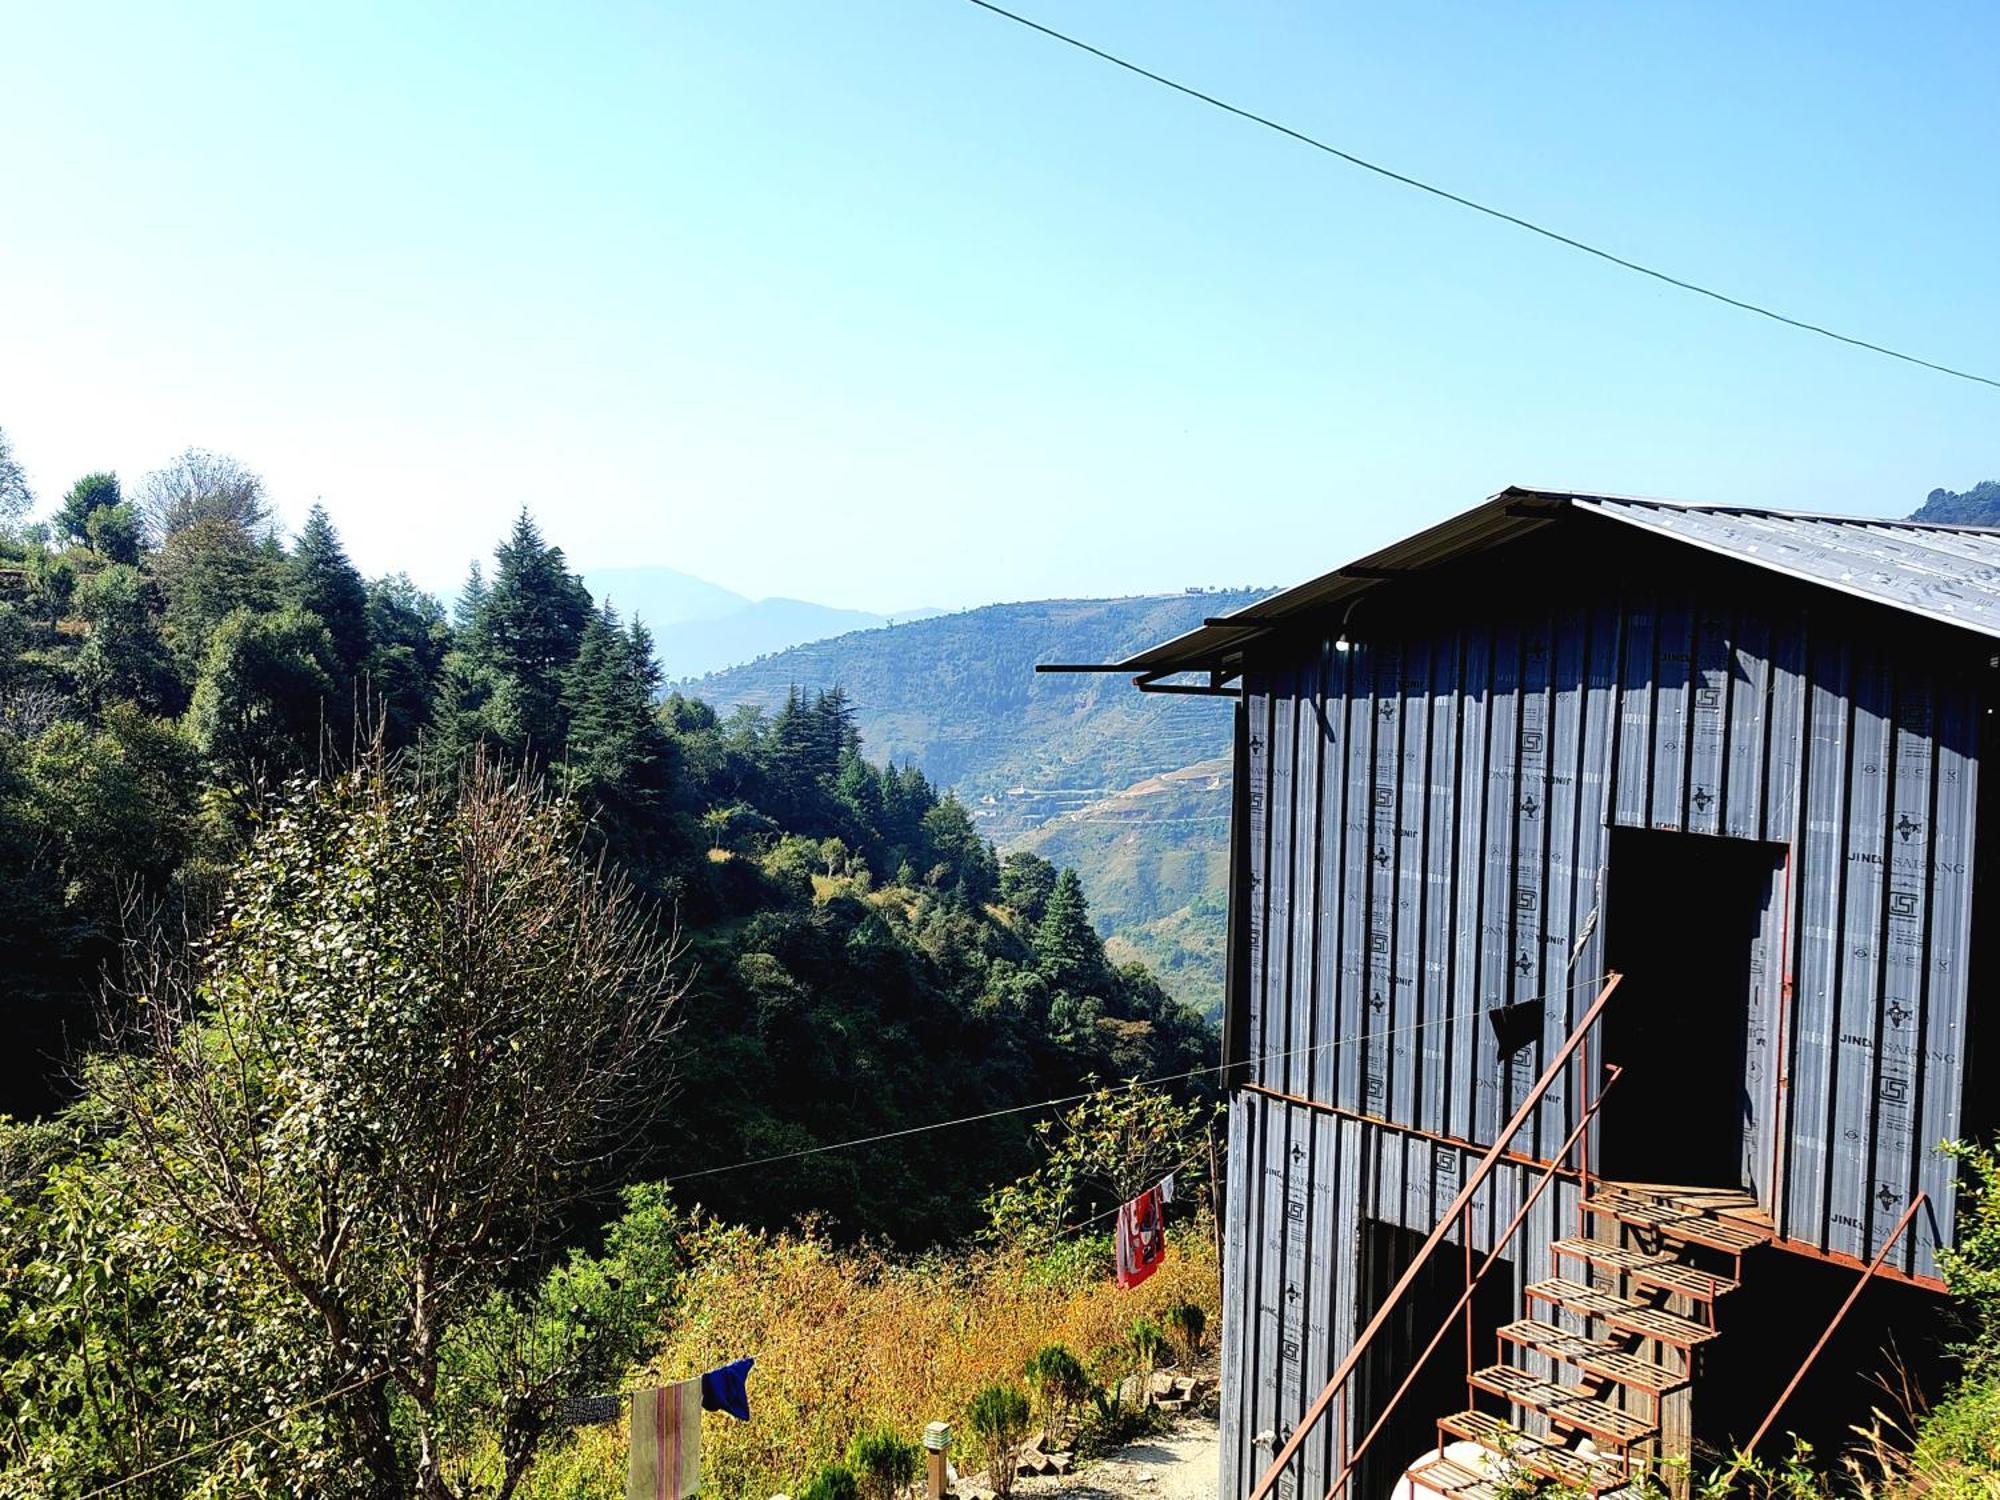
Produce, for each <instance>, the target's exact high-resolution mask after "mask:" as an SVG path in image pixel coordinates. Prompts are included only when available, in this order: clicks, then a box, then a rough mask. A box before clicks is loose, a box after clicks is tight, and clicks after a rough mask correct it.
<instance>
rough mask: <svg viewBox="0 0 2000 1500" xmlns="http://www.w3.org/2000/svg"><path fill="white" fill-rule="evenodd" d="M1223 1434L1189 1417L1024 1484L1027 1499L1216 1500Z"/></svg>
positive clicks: (1209, 1420)
mask: <svg viewBox="0 0 2000 1500" xmlns="http://www.w3.org/2000/svg"><path fill="white" fill-rule="evenodd" d="M1221 1460H1222V1429H1221V1427H1220V1426H1219V1425H1218V1424H1217V1422H1216V1420H1215V1418H1213V1417H1189V1418H1187V1419H1185V1420H1184V1421H1181V1422H1178V1423H1176V1424H1175V1425H1174V1427H1173V1428H1172V1429H1171V1430H1170V1431H1168V1432H1165V1433H1163V1434H1161V1435H1160V1436H1158V1437H1150V1438H1143V1439H1141V1440H1140V1441H1139V1442H1136V1443H1131V1444H1128V1445H1127V1446H1125V1447H1123V1448H1120V1449H1119V1450H1118V1451H1117V1452H1116V1453H1113V1454H1110V1455H1109V1456H1107V1457H1105V1458H1101V1459H1098V1460H1097V1461H1096V1462H1094V1463H1090V1464H1086V1465H1084V1466H1083V1467H1082V1468H1079V1469H1078V1470H1077V1471H1076V1472H1075V1473H1074V1474H1067V1475H1064V1476H1062V1477H1061V1478H1045V1479H1023V1480H1022V1481H1020V1483H1018V1484H1017V1485H1016V1486H1015V1487H1014V1493H1015V1494H1016V1495H1017V1496H1022V1497H1026V1500H1216V1486H1217V1483H1218V1481H1219V1479H1220V1469H1219V1465H1220V1464H1221Z"/></svg>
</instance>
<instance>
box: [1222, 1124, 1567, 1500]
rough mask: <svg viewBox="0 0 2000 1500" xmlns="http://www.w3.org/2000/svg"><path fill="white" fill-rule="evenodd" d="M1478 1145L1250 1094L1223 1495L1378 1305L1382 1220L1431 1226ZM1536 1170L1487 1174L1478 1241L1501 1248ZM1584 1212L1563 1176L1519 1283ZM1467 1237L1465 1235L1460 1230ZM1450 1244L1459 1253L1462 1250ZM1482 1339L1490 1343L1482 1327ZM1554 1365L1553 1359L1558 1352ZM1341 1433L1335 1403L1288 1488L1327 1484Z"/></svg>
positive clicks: (1230, 1313) (1236, 1231)
mask: <svg viewBox="0 0 2000 1500" xmlns="http://www.w3.org/2000/svg"><path fill="white" fill-rule="evenodd" d="M1479 1157H1480V1153H1479V1152H1477V1151H1473V1150H1469V1149H1462V1148H1457V1147H1453V1146H1449V1145H1445V1144H1442V1143H1439V1142H1433V1141H1428V1140H1425V1139H1423V1138H1421V1137H1419V1136H1414V1135H1409V1134H1407V1133H1405V1132H1402V1131H1397V1130H1392V1129H1387V1128H1385V1127H1382V1126H1378V1125H1373V1124H1370V1123H1368V1122H1366V1121H1362V1120H1349V1119H1341V1118H1338V1117H1336V1116H1333V1115H1330V1114H1328V1113H1326V1112H1324V1111H1321V1110H1314V1109H1309V1108H1307V1107H1305V1106H1303V1105H1298V1104H1290V1103H1287V1102H1285V1101H1282V1100H1275V1099H1269V1098H1266V1097H1263V1096H1260V1095H1256V1094H1244V1095H1239V1096H1238V1099H1237V1103H1236V1107H1235V1109H1234V1111H1233V1121H1232V1125H1231V1129H1230V1137H1229V1164H1228V1170H1229V1181H1230V1184H1231V1189H1230V1191H1231V1193H1232V1195H1235V1196H1234V1198H1233V1207H1232V1211H1231V1213H1230V1215H1229V1226H1228V1240H1227V1242H1226V1244H1225V1247H1224V1255H1225V1261H1226V1264H1225V1269H1224V1274H1223V1291H1224V1297H1225V1314H1224V1318H1223V1333H1222V1361H1223V1371H1224V1380H1223V1391H1222V1401H1223V1404H1222V1433H1223V1454H1222V1490H1221V1493H1222V1494H1224V1495H1232V1496H1242V1495H1247V1494H1248V1493H1249V1492H1250V1488H1251V1486H1252V1485H1254V1484H1255V1483H1256V1481H1257V1479H1258V1477H1259V1475H1261V1474H1262V1472H1263V1470H1264V1468H1265V1466H1266V1465H1268V1464H1269V1463H1270V1461H1271V1456H1272V1454H1273V1453H1274V1452H1275V1451H1276V1445H1277V1444H1278V1443H1282V1442H1283V1441H1284V1440H1285V1439H1286V1438H1287V1437H1288V1436H1290V1434H1291V1431H1292V1427H1293V1426H1294V1425H1295V1424H1296V1423H1297V1421H1298V1419H1299V1416H1300V1414H1301V1413H1302V1412H1303V1411H1304V1410H1305V1409H1306V1407H1307V1406H1309V1405H1310V1404H1311V1403H1312V1400H1313V1398H1314V1397H1315V1396H1317V1395H1318V1394H1319V1391H1320V1387H1321V1386H1322V1385H1323V1384H1325V1382H1326V1377H1327V1376H1328V1374H1330V1373H1331V1371H1332V1369H1333V1366H1334V1365H1335V1364H1336V1363H1337V1362H1338V1361H1339V1359H1340V1357H1341V1355H1342V1354H1344V1353H1345V1352H1346V1350H1347V1347H1348V1344H1349V1343H1350V1342H1351V1340H1352V1338H1353V1335H1354V1332H1355V1330H1356V1329H1357V1328H1358V1327H1359V1325H1360V1323H1361V1322H1362V1321H1365V1319H1366V1318H1367V1317H1368V1315H1369V1314H1370V1312H1371V1311H1372V1309H1371V1308H1368V1307H1366V1306H1364V1305H1363V1300H1362V1297H1363V1294H1362V1290H1361V1283H1362V1277H1363V1274H1364V1269H1365V1267H1364V1262H1363V1258H1362V1255H1361V1254H1360V1245H1361V1237H1362V1231H1363V1228H1364V1226H1365V1225H1366V1223H1367V1221H1368V1220H1370V1219H1375V1220H1379V1221H1382V1222H1384V1223H1391V1224H1395V1225H1398V1226H1399V1227H1401V1228H1404V1229H1409V1230H1413V1231H1415V1232H1417V1233H1419V1234H1421V1233H1424V1232H1427V1231H1428V1230H1429V1229H1430V1228H1431V1226H1432V1225H1433V1224H1435V1223H1436V1222H1437V1218H1438V1215H1439V1214H1440V1213H1441V1212H1442V1211H1443V1210H1444V1209H1445V1208H1447V1207H1448V1206H1449V1205H1450V1203H1451V1201H1452V1199H1453V1198H1455V1197H1456V1196H1457V1194H1458V1190H1459V1186H1460V1184H1461V1182H1462V1181H1463V1180H1464V1174H1466V1173H1469V1172H1470V1171H1471V1170H1472V1169H1473V1167H1474V1166H1476V1165H1477V1163H1478V1161H1479ZM1535 1175H1536V1174H1535V1172H1534V1171H1533V1170H1532V1169H1531V1168H1528V1167H1524V1166H1511V1165H1510V1166H1503V1167H1502V1168H1501V1169H1500V1170H1498V1171H1497V1172H1496V1173H1495V1174H1494V1175H1493V1176H1492V1177H1491V1178H1490V1179H1489V1180H1488V1183H1487V1186H1486V1188H1485V1189H1483V1190H1482V1191H1481V1192H1480V1193H1479V1194H1478V1195H1477V1199H1476V1201H1475V1203H1474V1205H1473V1215H1472V1246H1473V1250H1474V1252H1475V1253H1484V1252H1485V1251H1487V1250H1489V1249H1491V1248H1492V1242H1493V1236H1494V1235H1495V1234H1496V1233H1498V1232H1499V1231H1500V1230H1501V1229H1504V1228H1505V1227H1506V1225H1507V1222H1508V1221H1509V1220H1510V1219H1511V1218H1512V1217H1513V1216H1514V1213H1515V1210H1516V1209H1517V1208H1518V1207H1519V1205H1520V1202H1521V1198H1520V1196H1519V1195H1520V1194H1522V1193H1525V1192H1528V1191H1530V1190H1531V1188H1532V1184H1533V1179H1534V1177H1535ZM1575 1218H1576V1189H1575V1186H1574V1185H1573V1184H1572V1183H1570V1182H1568V1181H1566V1180H1563V1179H1558V1180H1557V1181H1556V1182H1554V1183H1552V1184H1550V1186H1549V1188H1548V1190H1547V1191H1546V1192H1544V1193H1543V1194H1542V1196H1541V1197H1540V1199H1539V1200H1537V1201H1536V1203H1535V1204H1534V1206H1533V1207H1532V1208H1531V1209H1530V1210H1529V1212H1528V1218H1527V1220H1526V1221H1525V1223H1524V1224H1523V1226H1522V1230H1521V1233H1520V1234H1519V1236H1518V1237H1517V1238H1516V1240H1515V1242H1514V1247H1513V1253H1512V1254H1510V1255H1509V1256H1507V1257H1506V1259H1508V1260H1509V1261H1510V1262H1512V1263H1513V1264H1514V1267H1515V1273H1516V1274H1515V1285H1516V1286H1517V1287H1519V1286H1521V1285H1525V1284H1526V1283H1528V1282H1530V1281H1539V1280H1541V1279H1543V1278H1545V1277H1548V1276H1551V1275H1553V1274H1554V1269H1553V1267H1551V1265H1550V1264H1549V1255H1548V1245H1549V1243H1550V1241H1551V1240H1553V1239H1555V1238H1556V1237H1557V1236H1558V1235H1559V1234H1560V1233H1562V1232H1564V1231H1565V1230H1567V1229H1568V1228H1569V1227H1571V1226H1572V1225H1573V1224H1574V1222H1575ZM1452 1243H1453V1244H1454V1245H1457V1244H1458V1243H1459V1241H1458V1239H1457V1237H1456V1236H1455V1235H1454V1237H1453V1240H1452ZM1450 1253H1451V1255H1452V1263H1453V1264H1456V1263H1457V1254H1458V1252H1457V1251H1453V1252H1450ZM1481 1347H1482V1348H1486V1347H1490V1341H1489V1340H1486V1339H1482V1341H1481ZM1405 1352H1406V1353H1408V1354H1412V1355H1413V1354H1414V1353H1415V1352H1416V1351H1415V1350H1409V1351H1405ZM1522 1363H1523V1364H1524V1365H1525V1366H1532V1364H1533V1363H1535V1362H1531V1361H1528V1360H1523V1361H1522ZM1542 1372H1543V1373H1545V1374H1546V1373H1548V1371H1547V1367H1546V1365H1545V1364H1544V1365H1543V1366H1542ZM1354 1394H1355V1388H1354V1387H1350V1391H1349V1399H1348V1401H1347V1402H1346V1403H1345V1413H1344V1420H1345V1421H1346V1423H1347V1428H1346V1432H1347V1440H1348V1446H1349V1448H1350V1450H1351V1449H1352V1447H1353V1445H1354V1443H1355V1442H1356V1441H1357V1440H1358V1439H1359V1437H1360V1434H1359V1433H1358V1432H1356V1431H1355V1428H1354V1425H1353V1424H1354V1420H1355V1410H1354V1403H1353V1396H1354ZM1266 1435H1268V1438H1269V1440H1268V1441H1266V1442H1264V1443H1262V1444H1260V1443H1259V1442H1258V1439H1259V1438H1260V1437H1264V1436H1266ZM1334 1437H1335V1424H1334V1420H1333V1418H1332V1416H1331V1415H1329V1417H1328V1419H1327V1420H1326V1421H1325V1422H1323V1423H1322V1424H1321V1425H1320V1426H1319V1428H1317V1429H1316V1430H1315V1433H1314V1436H1313V1437H1312V1438H1311V1439H1310V1440H1308V1442H1307V1443H1306V1445H1305V1447H1304V1448H1303V1449H1302V1450H1301V1452H1302V1460H1301V1462H1298V1463H1295V1464H1293V1465H1292V1467H1291V1468H1290V1469H1288V1470H1287V1471H1286V1473H1285V1474H1284V1475H1283V1476H1281V1478H1280V1481H1279V1494H1280V1496H1281V1500H1292V1497H1293V1496H1294V1495H1297V1496H1300V1497H1302V1500H1319V1497H1320V1496H1321V1495H1324V1494H1325V1493H1326V1490H1327V1486H1328V1485H1329V1484H1331V1483H1332V1480H1333V1477H1334V1472H1333V1470H1332V1469H1331V1467H1330V1466H1331V1463H1332V1455H1333V1444H1334ZM1403 1457H1405V1458H1407V1457H1409V1455H1407V1454H1406V1455H1403Z"/></svg>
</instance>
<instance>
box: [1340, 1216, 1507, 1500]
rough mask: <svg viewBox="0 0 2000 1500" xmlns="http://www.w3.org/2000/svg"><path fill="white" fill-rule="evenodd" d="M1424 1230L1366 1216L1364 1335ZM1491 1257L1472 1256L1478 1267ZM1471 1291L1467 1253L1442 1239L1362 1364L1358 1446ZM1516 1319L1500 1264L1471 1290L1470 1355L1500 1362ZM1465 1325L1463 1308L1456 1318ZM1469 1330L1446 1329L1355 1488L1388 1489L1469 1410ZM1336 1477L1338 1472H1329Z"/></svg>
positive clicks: (1501, 1405)
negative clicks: (1505, 1327)
mask: <svg viewBox="0 0 2000 1500" xmlns="http://www.w3.org/2000/svg"><path fill="white" fill-rule="evenodd" d="M1423 1243H1424V1236H1423V1235H1421V1234H1418V1233H1416V1232H1415V1231H1413V1230H1408V1229H1403V1228H1401V1227H1399V1226H1397V1225H1395V1224H1388V1223H1384V1222H1383V1221H1382V1220H1380V1219H1368V1220H1366V1221H1364V1222H1363V1224H1362V1226H1361V1303H1360V1308H1359V1318H1360V1321H1359V1322H1358V1323H1357V1324H1356V1325H1355V1333H1356V1334H1357V1335H1358V1334H1359V1333H1360V1331H1361V1330H1362V1329H1363V1328H1366V1327H1367V1326H1368V1322H1369V1320H1370V1319H1371V1318H1373V1317H1374V1316H1375V1313H1376V1310H1377V1309H1379V1308H1380V1307H1381V1306H1382V1304H1383V1302H1384V1301H1386V1300H1387V1299H1388V1296H1389V1289H1390V1288H1391V1287H1393V1286H1395V1284H1396V1280H1397V1278H1398V1277H1400V1276H1401V1275H1402V1274H1403V1272H1404V1271H1406V1270H1408V1269H1409V1265H1410V1262H1411V1261H1413V1260H1415V1259H1416V1257H1417V1251H1418V1250H1420V1249H1421V1248H1422V1247H1423ZM1484 1259H1485V1256H1484V1254H1483V1253H1482V1254H1479V1255H1477V1256H1476V1257H1475V1259H1474V1261H1473V1264H1474V1266H1475V1267H1476V1266H1477V1265H1478V1264H1479V1262H1480V1261H1481V1260H1484ZM1464 1291H1465V1251H1464V1249H1463V1248H1462V1247H1461V1246H1458V1245H1451V1244H1447V1245H1440V1246H1439V1247H1438V1249H1437V1251H1436V1253H1435V1254H1433V1255H1432V1256H1431V1258H1430V1261H1429V1263H1428V1264H1426V1265H1425V1267H1424V1269H1423V1271H1422V1272H1421V1273H1420V1274H1419V1275H1418V1277H1417V1281H1416V1284H1415V1285H1414V1286H1412V1287H1411V1288H1410V1289H1409V1291H1407V1292H1405V1293H1404V1294H1403V1300H1402V1301H1401V1302H1400V1303H1399V1304H1398V1305H1397V1310H1396V1312H1395V1314H1394V1315H1393V1316H1392V1317H1391V1318H1390V1319H1389V1321H1388V1323H1387V1324H1385V1325H1384V1326H1383V1329H1382V1331H1381V1332H1380V1333H1378V1334H1376V1335H1375V1339H1374V1341H1373V1342H1372V1343H1371V1344H1370V1345H1369V1346H1368V1351H1367V1353H1366V1354H1364V1355H1363V1356H1362V1357H1361V1364H1360V1367H1359V1368H1358V1369H1357V1370H1356V1371H1355V1381H1356V1384H1355V1397H1354V1415H1355V1423H1354V1430H1353V1432H1352V1433H1351V1434H1349V1437H1348V1442H1349V1444H1350V1445H1352V1444H1357V1443H1359V1442H1360V1440H1361V1438H1362V1437H1363V1436H1364V1435H1366V1434H1367V1432H1368V1431H1369V1430H1370V1429H1371V1428H1372V1427H1374V1425H1375V1421H1376V1419H1377V1418H1378V1417H1379V1416H1380V1415H1381V1414H1382V1410H1383V1408H1384V1407H1386V1406H1387V1405H1388V1404H1389V1398H1390V1397H1391V1396H1393V1395H1395V1394H1396V1387H1397V1386H1399V1385H1401V1384H1402V1383H1403V1378H1404V1377H1405V1376H1406V1375H1408V1374H1409V1373H1410V1366H1411V1364H1412V1363H1413V1362H1414V1361H1415V1359H1416V1357H1417V1356H1418V1355H1419V1354H1421V1353H1423V1350H1424V1345H1426V1344H1428V1343H1429V1342H1430V1341H1431V1338H1432V1336H1433V1335H1435V1334H1436V1333H1437V1331H1438V1328H1439V1326H1440V1325H1441V1324H1443V1322H1444V1320H1445V1317H1446V1316H1447V1315H1448V1314H1449V1313H1450V1312H1451V1310H1452V1307H1453V1306H1454V1304H1456V1303H1457V1301H1458V1299H1459V1296H1460V1294H1462V1293H1463V1292H1464ZM1513 1316H1514V1266H1513V1263H1512V1262H1511V1261H1505V1260H1503V1261H1499V1262H1497V1263H1496V1264H1495V1265H1494V1267H1493V1269H1492V1270H1491V1271H1489V1272H1487V1273H1486V1279H1485V1280H1484V1281H1482V1282H1480V1283H1479V1287H1478V1290H1477V1291H1475V1292H1474V1293H1473V1294H1472V1356H1473V1358H1474V1359H1475V1360H1477V1361H1478V1362H1479V1363H1480V1364H1481V1365H1488V1364H1491V1363H1493V1359H1494V1332H1495V1330H1496V1329H1498V1328H1499V1327H1500V1325H1501V1324H1503V1323H1505V1322H1507V1321H1508V1320H1509V1319H1511V1318H1512V1317H1513ZM1457 1321H1458V1322H1459V1323H1463V1321H1464V1314H1462V1313H1461V1314H1460V1315H1459V1318H1458V1320H1457ZM1465 1356H1466V1348H1465V1334H1464V1332H1463V1331H1462V1330H1461V1329H1460V1328H1458V1327H1454V1328H1453V1329H1452V1331H1451V1332H1450V1333H1448V1334H1446V1335H1445V1338H1444V1341H1443V1342H1442V1343H1440V1344H1439V1345H1438V1348H1437V1352H1436V1353H1435V1354H1433V1355H1432V1356H1431V1357H1430V1359H1429V1361H1427V1362H1426V1363H1425V1365H1424V1367H1423V1369H1422V1371H1421V1372H1420V1373H1419V1374H1418V1376H1417V1379H1416V1383H1415V1384H1414V1385H1412V1386H1411V1387H1410V1389H1409V1390H1408V1391H1407V1392H1405V1393H1404V1396H1403V1399H1402V1400H1401V1401H1398V1402H1397V1403H1396V1409H1395V1411H1394V1412H1393V1413H1392V1414H1391V1415H1390V1418H1389V1422H1388V1425H1387V1426H1385V1427H1384V1428H1383V1429H1382V1431H1381V1432H1380V1434H1378V1435H1377V1436H1376V1438H1375V1441H1374V1442H1372V1443H1370V1444H1369V1445H1368V1451H1367V1452H1366V1453H1365V1454H1363V1455H1362V1459H1361V1463H1360V1465H1359V1466H1358V1467H1357V1468H1356V1470H1355V1474H1354V1482H1353V1483H1352V1484H1350V1485H1349V1486H1348V1490H1347V1493H1348V1494H1350V1495H1386V1494H1388V1493H1389V1492H1390V1490H1391V1489H1392V1488H1394V1486H1395V1483H1396V1481H1397V1479H1398V1478H1400V1477H1401V1475H1402V1473H1403V1470H1405V1469H1407V1468H1408V1467H1409V1466H1410V1465H1411V1464H1412V1463H1414V1462H1415V1461H1416V1460H1417V1459H1418V1458H1420V1457H1421V1456H1422V1455H1424V1454H1425V1453H1429V1452H1432V1451H1434V1450H1435V1449H1436V1447H1437V1421H1438V1418H1439V1417H1441V1416H1444V1415H1445V1414H1447V1413H1449V1412H1455V1411H1464V1410H1465V1407H1466V1387H1465V1377H1466V1376H1467V1375H1468V1374H1470V1373H1471V1371H1470V1370H1469V1369H1467V1367H1466V1363H1465ZM1479 1405H1480V1406H1481V1407H1482V1408H1484V1409H1487V1410H1490V1411H1492V1412H1493V1414H1494V1415H1495V1416H1502V1417H1504V1416H1506V1415H1507V1406H1506V1403H1505V1402H1500V1401H1497V1400H1496V1398H1494V1397H1491V1396H1486V1395H1484V1394H1482V1395H1481V1396H1480V1400H1479ZM1327 1477H1328V1480H1329V1482H1331V1480H1332V1477H1333V1476H1332V1475H1328V1476H1327Z"/></svg>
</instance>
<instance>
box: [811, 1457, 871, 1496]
mask: <svg viewBox="0 0 2000 1500" xmlns="http://www.w3.org/2000/svg"><path fill="white" fill-rule="evenodd" d="M799 1500H861V1486H860V1485H859V1484H858V1483H856V1482H855V1478H854V1471H853V1470H852V1469H850V1468H848V1467H847V1465H846V1464H826V1465H823V1466H822V1467H821V1469H820V1471H819V1472H818V1473H817V1474H815V1475H813V1477H812V1478H810V1479H808V1480H807V1481H806V1484H805V1488H804V1489H802V1490H800V1491H799Z"/></svg>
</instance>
